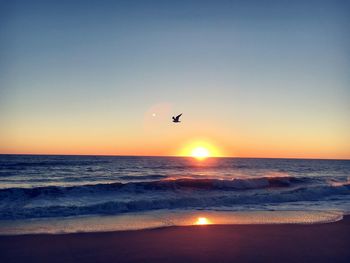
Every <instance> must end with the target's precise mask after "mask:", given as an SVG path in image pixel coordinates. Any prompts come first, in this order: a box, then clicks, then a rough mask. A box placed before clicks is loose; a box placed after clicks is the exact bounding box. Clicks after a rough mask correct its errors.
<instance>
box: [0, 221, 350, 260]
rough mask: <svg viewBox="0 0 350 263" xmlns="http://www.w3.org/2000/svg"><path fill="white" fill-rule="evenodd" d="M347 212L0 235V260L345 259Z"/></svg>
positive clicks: (349, 230) (349, 253)
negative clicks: (327, 219) (297, 219)
mask: <svg viewBox="0 0 350 263" xmlns="http://www.w3.org/2000/svg"><path fill="white" fill-rule="evenodd" d="M349 244H350V216H349V215H345V216H344V217H343V219H342V220H339V221H337V222H332V223H316V224H261V225H203V226H170V227H162V228H154V229H144V230H128V231H114V232H93V233H67V234H26V235H14V236H0V261H1V262H4V263H5V262H26V263H29V262H78V261H79V262H80V263H84V262H233V261H234V262H275V261H280V262H287V263H288V262H349V260H350V250H349Z"/></svg>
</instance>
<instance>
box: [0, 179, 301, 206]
mask: <svg viewBox="0 0 350 263" xmlns="http://www.w3.org/2000/svg"><path fill="white" fill-rule="evenodd" d="M154 176H156V175H154ZM157 177H160V176H158V175H157ZM143 178H144V179H151V178H152V177H151V176H145V177H143ZM128 179H130V178H129V177H128ZM305 180H306V179H303V178H295V177H288V176H281V177H277V176H273V177H266V176H264V177H249V178H234V179H229V180H228V179H226V180H224V179H211V178H209V179H194V178H180V179H165V180H155V181H141V182H128V183H120V182H116V183H107V184H90V185H80V186H68V187H64V186H44V187H35V188H6V189H0V200H3V199H5V198H7V199H8V198H10V199H18V198H35V197H38V196H46V197H57V196H63V195H70V194H91V193H101V194H102V193H105V192H118V191H119V192H122V191H124V192H125V191H126V192H133V191H134V192H135V191H140V190H142V191H157V190H162V191H176V190H181V189H193V190H207V191H211V190H226V191H230V190H231V191H232V190H251V189H262V188H273V187H288V186H290V185H291V184H292V183H298V182H303V181H305Z"/></svg>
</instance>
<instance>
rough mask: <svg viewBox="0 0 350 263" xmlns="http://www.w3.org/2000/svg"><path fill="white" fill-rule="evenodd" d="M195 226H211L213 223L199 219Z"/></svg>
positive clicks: (206, 219)
mask: <svg viewBox="0 0 350 263" xmlns="http://www.w3.org/2000/svg"><path fill="white" fill-rule="evenodd" d="M194 224H195V225H199V226H203V225H210V224H211V222H210V220H209V219H208V218H206V217H198V218H197V220H196V222H194Z"/></svg>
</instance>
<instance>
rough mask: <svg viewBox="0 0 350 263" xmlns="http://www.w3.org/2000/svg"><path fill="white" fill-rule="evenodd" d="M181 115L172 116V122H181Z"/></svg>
mask: <svg viewBox="0 0 350 263" xmlns="http://www.w3.org/2000/svg"><path fill="white" fill-rule="evenodd" d="M181 115H182V113H181V114H180V115H177V116H176V117H174V116H173V122H175V123H177V122H181V121H180V117H181Z"/></svg>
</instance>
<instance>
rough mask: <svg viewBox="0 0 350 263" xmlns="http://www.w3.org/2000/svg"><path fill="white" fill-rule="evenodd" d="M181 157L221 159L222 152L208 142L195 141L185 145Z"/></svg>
mask: <svg viewBox="0 0 350 263" xmlns="http://www.w3.org/2000/svg"><path fill="white" fill-rule="evenodd" d="M179 155H180V156H189V157H193V158H195V159H197V160H204V159H206V158H208V157H221V156H222V152H221V151H219V150H218V148H217V147H216V146H214V145H213V144H212V143H209V142H208V140H194V141H190V142H187V143H185V144H184V146H183V147H182V150H181V152H180V153H179Z"/></svg>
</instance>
